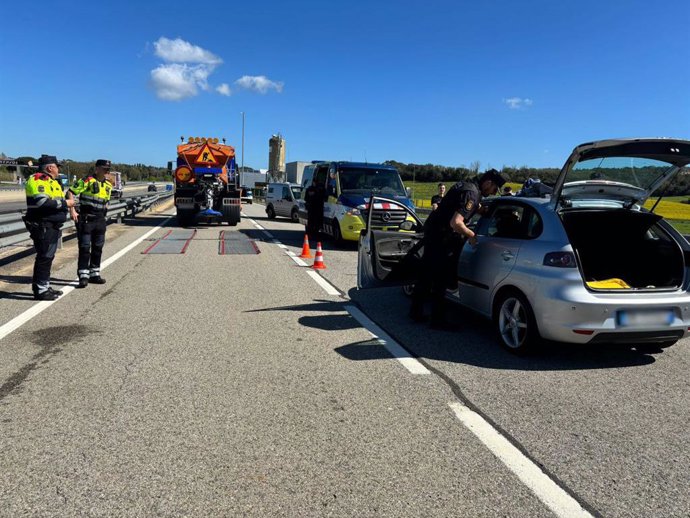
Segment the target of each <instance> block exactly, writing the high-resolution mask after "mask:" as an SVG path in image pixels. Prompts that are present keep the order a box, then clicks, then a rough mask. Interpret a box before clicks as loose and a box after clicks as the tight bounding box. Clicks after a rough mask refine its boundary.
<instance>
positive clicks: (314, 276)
mask: <svg viewBox="0 0 690 518" xmlns="http://www.w3.org/2000/svg"><path fill="white" fill-rule="evenodd" d="M297 259H299V258H297ZM300 261H301V259H300ZM302 262H304V261H302ZM307 275H309V277H311V278H312V279H314V280H315V281H316V284H318V285H319V286H321V287H322V288H323V290H324V291H325V292H326V293H328V294H329V295H340V292H339V291H338V290H337V289H335V288H334V287H333V285H332V284H331V283H330V282H328V281H327V280H326V279H324V278H323V277H321V276H320V275H319V274H318V273H316V272H315V271H314V270H307Z"/></svg>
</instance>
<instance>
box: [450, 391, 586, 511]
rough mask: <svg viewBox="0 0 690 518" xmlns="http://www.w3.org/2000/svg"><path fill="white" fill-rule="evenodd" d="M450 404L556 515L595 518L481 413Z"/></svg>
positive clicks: (456, 413)
mask: <svg viewBox="0 0 690 518" xmlns="http://www.w3.org/2000/svg"><path fill="white" fill-rule="evenodd" d="M448 404H449V405H450V408H451V409H452V410H453V412H454V413H455V415H456V417H457V418H458V419H459V420H460V421H461V422H462V424H464V425H465V426H466V427H467V428H468V429H469V430H470V431H471V432H472V433H473V434H474V435H476V436H477V438H478V439H479V440H480V441H481V442H482V443H484V445H485V446H486V447H487V448H488V449H489V451H491V453H493V454H494V455H495V456H496V457H498V459H499V460H501V462H503V463H504V464H505V465H506V466H507V467H508V469H510V470H511V471H512V472H513V473H515V474H516V475H517V476H518V478H519V479H520V480H521V481H522V482H523V483H524V484H525V485H526V486H527V487H528V488H530V489H531V490H532V492H533V493H534V494H535V495H536V496H537V498H539V500H541V501H542V502H543V503H544V504H545V505H546V506H547V507H548V508H549V509H551V511H553V512H554V513H555V514H556V516H562V517H568V518H570V517H575V516H581V517H587V518H592V514H590V513H589V512H587V511H586V510H585V509H583V508H582V506H581V505H580V504H579V503H578V502H577V500H575V499H574V498H573V497H572V496H570V495H569V494H568V493H567V492H566V491H565V490H563V488H561V487H560V486H559V485H558V484H556V483H555V482H554V481H553V480H551V479H550V478H549V477H548V475H546V473H544V472H543V471H542V470H541V469H540V468H539V466H537V465H536V464H534V463H533V462H532V461H531V460H530V459H528V458H527V457H526V456H525V455H524V454H523V453H522V452H521V451H520V450H518V449H517V448H516V447H515V446H513V445H512V444H511V443H510V441H508V440H507V439H506V438H505V437H503V436H502V435H501V434H500V433H499V432H498V431H497V430H496V429H495V428H494V427H493V426H491V425H490V424H489V423H488V422H486V420H485V419H484V418H483V417H482V416H480V415H479V414H477V413H476V412H473V411H472V410H470V409H469V408H467V407H466V406H465V405H463V404H462V403H460V402H457V401H454V402H451V403H448Z"/></svg>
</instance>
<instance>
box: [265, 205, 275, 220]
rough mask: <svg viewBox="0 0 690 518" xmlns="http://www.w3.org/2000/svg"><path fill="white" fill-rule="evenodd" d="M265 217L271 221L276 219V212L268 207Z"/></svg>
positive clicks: (270, 206)
mask: <svg viewBox="0 0 690 518" xmlns="http://www.w3.org/2000/svg"><path fill="white" fill-rule="evenodd" d="M266 215H267V216H268V217H269V219H273V218H275V217H276V211H275V209H274V208H273V205H269V206H268V207H266Z"/></svg>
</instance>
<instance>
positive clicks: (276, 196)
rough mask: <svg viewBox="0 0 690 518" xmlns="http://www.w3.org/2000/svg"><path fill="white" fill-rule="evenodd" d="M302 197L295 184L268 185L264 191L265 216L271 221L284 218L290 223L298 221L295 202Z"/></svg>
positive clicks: (299, 188)
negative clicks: (290, 221)
mask: <svg viewBox="0 0 690 518" xmlns="http://www.w3.org/2000/svg"><path fill="white" fill-rule="evenodd" d="M301 195H302V188H301V187H300V186H299V185H298V184H296V183H287V182H283V183H269V184H268V190H267V191H266V215H267V216H268V217H269V218H271V219H273V218H275V217H276V216H285V217H287V218H290V219H291V220H292V221H294V222H297V221H299V217H298V214H297V200H299V199H300V197H301Z"/></svg>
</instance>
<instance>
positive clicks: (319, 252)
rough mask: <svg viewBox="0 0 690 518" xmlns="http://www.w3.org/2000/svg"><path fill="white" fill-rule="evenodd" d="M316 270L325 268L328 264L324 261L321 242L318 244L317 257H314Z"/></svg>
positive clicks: (313, 266)
mask: <svg viewBox="0 0 690 518" xmlns="http://www.w3.org/2000/svg"><path fill="white" fill-rule="evenodd" d="M312 268H314V270H325V269H326V265H325V264H324V262H323V251H322V250H321V243H317V244H316V259H314V264H313V265H312Z"/></svg>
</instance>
